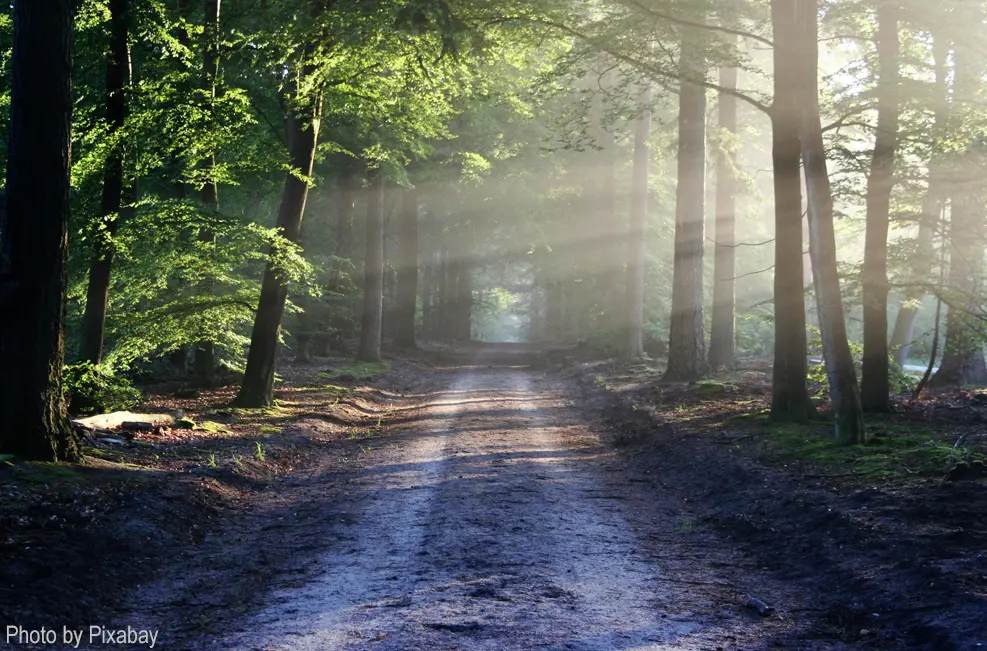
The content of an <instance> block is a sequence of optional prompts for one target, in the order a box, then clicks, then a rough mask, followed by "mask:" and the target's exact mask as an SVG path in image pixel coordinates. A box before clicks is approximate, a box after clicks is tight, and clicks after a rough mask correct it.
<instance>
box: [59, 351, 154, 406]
mask: <svg viewBox="0 0 987 651" xmlns="http://www.w3.org/2000/svg"><path fill="white" fill-rule="evenodd" d="M62 383H63V385H64V387H65V393H66V396H67V397H68V398H69V400H70V402H71V403H72V404H73V405H76V406H77V407H78V411H79V413H80V414H98V413H104V412H110V411H124V410H128V409H134V408H136V407H139V406H140V404H141V402H143V396H142V395H141V392H140V391H139V390H138V389H136V388H135V387H134V386H133V384H131V382H130V380H128V379H127V378H125V377H123V376H121V375H116V374H114V373H113V371H112V369H111V368H110V367H109V366H106V365H102V366H97V365H95V364H93V363H92V362H80V363H78V364H70V365H68V366H66V367H65V369H64V371H63V373H62Z"/></svg>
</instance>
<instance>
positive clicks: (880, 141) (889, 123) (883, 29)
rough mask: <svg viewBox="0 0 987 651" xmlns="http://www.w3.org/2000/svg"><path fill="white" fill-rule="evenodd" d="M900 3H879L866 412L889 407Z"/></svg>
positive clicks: (866, 284)
mask: <svg viewBox="0 0 987 651" xmlns="http://www.w3.org/2000/svg"><path fill="white" fill-rule="evenodd" d="M898 11H899V9H898V7H897V6H896V3H895V2H893V1H888V0H885V1H884V2H882V3H881V4H879V5H878V8H877V22H878V34H877V55H878V68H879V73H878V74H879V75H880V76H879V78H878V82H877V133H876V135H875V138H874V156H873V160H872V162H871V169H870V175H869V176H868V177H867V231H866V235H865V244H864V267H863V274H862V277H861V284H862V285H863V306H864V356H863V371H862V373H861V380H860V403H861V406H862V407H863V409H864V411H866V412H874V413H886V412H889V411H891V398H890V396H889V394H890V385H891V382H890V372H889V367H888V220H889V217H890V211H891V190H892V189H893V187H894V166H895V151H896V149H897V147H898V52H899V49H900V48H899V44H898Z"/></svg>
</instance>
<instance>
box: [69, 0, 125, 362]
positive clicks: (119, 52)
mask: <svg viewBox="0 0 987 651" xmlns="http://www.w3.org/2000/svg"><path fill="white" fill-rule="evenodd" d="M128 4H129V0H111V1H110V3H109V9H110V43H109V53H108V55H107V57H106V122H107V127H108V129H107V138H109V139H110V140H111V142H113V140H114V139H115V138H118V136H117V134H118V133H119V131H120V130H121V129H123V124H124V121H125V120H126V117H127V97H126V88H127V86H128V85H129V84H130V50H129V47H128V45H127V31H128V29H127V28H128V23H129V17H128V13H129V7H128ZM124 149H125V147H124V143H123V142H120V141H117V142H113V147H112V149H111V151H110V153H109V154H108V155H107V158H106V163H105V166H104V168H103V190H102V194H101V195H100V202H99V212H100V216H101V226H102V229H101V232H99V233H97V234H96V236H95V237H94V238H93V257H92V260H91V262H90V264H89V286H88V288H87V289H86V309H85V312H84V313H83V316H82V340H81V343H80V351H79V352H80V357H81V358H82V359H83V360H84V361H88V362H92V363H93V364H99V363H100V362H101V361H102V359H103V337H104V332H105V329H106V310H107V304H108V302H109V294H110V268H111V266H112V264H113V236H114V235H115V234H116V231H117V227H118V226H119V224H120V205H121V198H122V195H123V156H124Z"/></svg>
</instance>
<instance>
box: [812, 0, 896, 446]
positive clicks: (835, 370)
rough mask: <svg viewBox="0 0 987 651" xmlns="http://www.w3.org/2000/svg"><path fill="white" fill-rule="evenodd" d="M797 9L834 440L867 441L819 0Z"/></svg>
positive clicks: (816, 277) (816, 278)
mask: <svg viewBox="0 0 987 651" xmlns="http://www.w3.org/2000/svg"><path fill="white" fill-rule="evenodd" d="M797 11H798V17H797V18H798V21H799V27H800V29H799V30H797V34H798V37H799V38H800V43H801V52H800V56H799V57H798V59H797V60H798V61H799V63H800V65H801V78H802V81H801V83H800V85H799V87H800V90H801V97H800V100H801V102H800V104H801V107H802V108H801V121H800V139H801V142H802V162H803V166H804V169H805V187H806V195H807V196H806V203H807V206H808V216H809V251H810V254H811V258H812V277H813V282H814V283H815V289H816V310H817V312H818V315H819V330H820V332H821V333H822V345H823V357H824V362H825V365H826V376H827V378H828V380H829V397H830V401H831V402H832V404H833V412H834V414H835V416H836V436H837V439H838V440H839V441H840V442H841V443H844V444H854V443H865V442H866V441H867V430H866V429H865V428H864V420H863V412H862V410H861V405H860V392H859V389H858V387H857V373H856V370H855V369H854V366H853V357H852V355H851V354H850V345H849V342H848V340H847V334H846V322H845V321H844V317H843V298H842V296H841V294H840V278H839V275H838V273H837V268H836V235H835V233H834V230H833V197H832V189H831V186H830V182H829V171H828V170H827V168H826V151H825V146H824V144H823V135H822V122H821V118H820V112H819V89H818V72H817V71H818V68H819V65H818V59H819V8H818V0H798V4H797ZM885 336H887V335H885Z"/></svg>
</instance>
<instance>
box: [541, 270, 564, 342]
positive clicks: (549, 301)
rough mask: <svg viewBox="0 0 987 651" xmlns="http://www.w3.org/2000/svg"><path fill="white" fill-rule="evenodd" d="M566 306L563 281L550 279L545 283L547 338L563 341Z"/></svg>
mask: <svg viewBox="0 0 987 651" xmlns="http://www.w3.org/2000/svg"><path fill="white" fill-rule="evenodd" d="M563 331H564V306H563V298H562V283H560V282H559V281H558V280H554V279H552V280H550V281H548V283H546V285H545V338H546V339H548V340H549V341H562V340H563V339H564V337H565V335H564V332H563Z"/></svg>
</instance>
